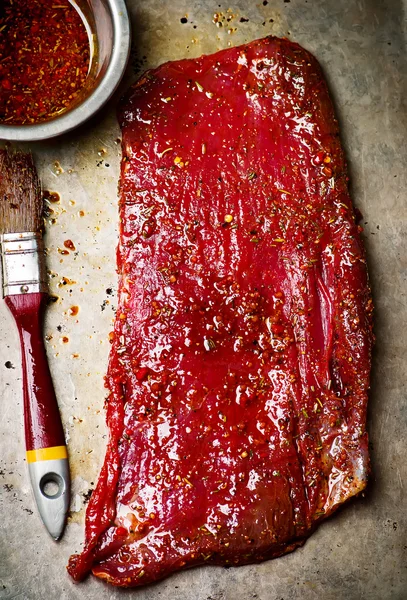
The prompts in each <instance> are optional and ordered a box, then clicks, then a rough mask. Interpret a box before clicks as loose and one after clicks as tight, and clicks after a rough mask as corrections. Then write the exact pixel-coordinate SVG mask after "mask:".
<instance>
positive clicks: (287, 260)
mask: <svg viewBox="0 0 407 600" xmlns="http://www.w3.org/2000/svg"><path fill="white" fill-rule="evenodd" d="M119 120H120V125H121V128H122V133H123V160H122V166H121V180H120V241H119V247H118V255H117V260H118V270H119V274H120V281H119V304H118V309H117V315H116V321H115V328H114V339H113V343H112V349H111V353H110V362H109V368H108V374H107V378H106V385H107V387H108V389H109V390H110V395H109V398H108V400H107V423H108V426H109V431H110V437H109V443H108V449H107V454H106V459H105V463H104V466H103V468H102V471H101V474H100V478H99V482H98V485H97V488H96V489H95V491H94V493H93V495H92V498H91V500H90V503H89V506H88V509H87V517H86V541H85V547H84V550H83V552H82V554H80V555H75V556H73V557H71V559H70V563H69V567H68V570H69V572H70V574H71V575H72V577H73V578H74V579H76V580H80V579H81V578H83V577H84V576H85V575H86V574H87V573H88V572H89V571H90V570H91V571H92V572H93V573H94V575H96V576H97V577H100V578H102V579H105V580H107V581H109V582H110V583H112V584H114V585H119V586H139V585H143V584H146V583H149V582H152V581H156V580H158V579H160V578H162V577H164V576H166V575H168V574H170V573H172V572H174V571H177V570H179V569H182V568H187V567H191V566H193V565H198V564H220V565H241V564H246V563H252V562H256V561H262V560H265V559H267V558H273V557H277V556H280V555H281V554H284V553H286V552H290V551H291V550H293V549H295V548H296V547H297V546H300V545H302V544H303V543H304V541H305V539H306V538H307V536H309V535H310V533H311V532H312V531H313V530H314V529H315V527H316V525H317V524H318V523H319V522H320V521H321V520H323V519H324V518H325V517H327V516H328V515H330V514H331V513H332V512H333V511H334V510H335V509H336V508H337V507H338V506H340V505H341V504H342V503H343V502H345V501H346V500H348V499H349V498H350V497H352V496H354V495H355V494H358V493H359V492H360V491H361V490H363V489H364V487H365V485H366V480H367V475H368V471H369V457H368V438H367V433H366V405H367V392H368V387H369V372H370V353H371V346H372V339H373V336H372V331H371V313H372V303H371V297H370V290H369V285H368V279H367V270H366V263H365V253H364V249H363V246H362V243H361V239H360V234H359V231H358V227H357V225H356V224H355V216H354V210H353V207H352V203H351V200H350V197H349V193H348V186H347V181H348V180H347V174H346V164H345V159H344V155H343V151H342V148H341V144H340V140H339V132H338V125H337V122H336V120H335V116H334V112H333V108H332V103H331V100H330V97H329V94H328V90H327V86H326V83H325V81H324V79H323V76H322V74H321V70H320V67H319V65H318V63H317V61H316V60H315V58H314V57H313V56H312V55H310V54H309V53H308V52H306V51H305V50H304V49H303V48H301V47H300V46H299V45H297V44H295V43H293V42H290V41H288V40H286V39H278V38H273V37H268V38H265V39H262V40H257V41H254V42H252V43H250V44H247V45H245V46H241V47H238V48H231V49H227V50H223V51H221V52H218V53H216V54H213V55H211V56H203V57H201V58H198V59H193V60H181V61H175V62H169V63H166V64H164V65H162V66H160V67H158V68H157V69H155V70H152V71H149V72H147V73H145V74H144V75H143V76H142V77H141V79H140V80H139V81H138V82H137V83H136V84H135V85H134V86H133V87H132V88H131V89H130V90H129V92H128V93H127V95H126V97H125V98H124V100H123V101H122V103H121V106H120V110H119Z"/></svg>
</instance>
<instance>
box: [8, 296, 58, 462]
mask: <svg viewBox="0 0 407 600" xmlns="http://www.w3.org/2000/svg"><path fill="white" fill-rule="evenodd" d="M46 299H47V295H46V294H45V293H34V294H18V295H17V294H16V295H12V296H6V297H5V302H6V304H7V306H8V307H9V309H10V311H11V312H12V314H13V316H14V319H15V321H16V324H17V327H18V331H19V334H20V341H21V353H22V363H23V395H24V423H25V441H26V449H27V450H37V449H41V448H53V447H59V446H65V437H64V432H63V428H62V423H61V417H60V414H59V410H58V404H57V399H56V397H55V391H54V386H53V383H52V379H51V374H50V371H49V367H48V361H47V355H46V353H45V348H44V342H43V338H42V316H43V310H44V306H45V304H46Z"/></svg>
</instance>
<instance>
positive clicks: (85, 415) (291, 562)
mask: <svg viewBox="0 0 407 600" xmlns="http://www.w3.org/2000/svg"><path fill="white" fill-rule="evenodd" d="M219 4H221V6H220V7H219ZM229 6H230V9H229ZM128 7H129V11H130V14H131V18H132V24H133V35H134V53H133V56H132V64H131V66H130V67H129V71H128V74H127V79H126V81H125V83H124V84H122V88H121V89H122V90H123V89H124V88H125V87H126V85H127V84H128V83H129V82H130V81H132V80H133V79H134V76H135V73H136V71H137V70H139V69H140V68H141V69H144V68H147V67H151V66H156V65H158V64H159V63H160V62H163V61H165V60H170V59H177V58H181V57H184V56H197V55H199V54H201V53H203V52H205V53H207V52H212V51H215V50H217V49H218V48H223V47H226V46H227V45H228V43H230V44H232V45H237V44H239V43H242V42H246V41H249V40H251V39H254V38H258V37H262V36H264V35H267V34H276V35H286V36H289V37H290V38H291V39H293V40H296V41H298V42H299V43H301V44H302V45H303V46H305V47H306V48H307V49H309V50H311V51H312V52H313V53H314V54H315V55H316V56H317V58H318V59H319V60H320V62H321V64H322V66H323V68H324V71H325V74H326V76H327V78H328V81H329V84H330V87H331V90H332V94H333V97H334V99H335V104H336V107H337V112H338V116H339V119H340V123H341V130H342V138H343V142H344V145H345V148H346V152H347V157H348V160H349V168H350V176H351V184H352V195H353V199H354V202H355V204H356V205H357V206H358V207H359V209H360V210H361V211H362V213H363V216H364V219H363V223H364V228H365V234H364V235H365V241H366V246H367V250H368V258H369V267H370V273H371V278H372V285H373V293H374V299H375V304H376V336H377V345H376V350H375V355H374V363H373V381H372V393H371V400H370V408H369V422H370V425H369V430H370V437H371V444H372V464H373V476H372V479H371V485H370V488H369V491H368V492H367V493H366V497H365V498H360V499H358V500H356V501H354V502H352V503H351V504H349V505H348V506H347V507H345V508H344V509H343V510H342V511H341V512H340V513H338V514H336V515H335V516H334V517H333V518H332V519H330V520H329V521H327V522H326V523H324V524H323V525H322V526H321V527H320V528H319V530H318V531H317V532H315V534H314V535H313V536H312V537H311V538H310V539H309V541H308V542H307V543H306V544H305V546H304V547H303V548H301V549H300V550H297V551H296V552H294V553H293V554H290V555H288V556H285V557H282V558H279V559H277V560H273V561H269V562H266V563H263V564H261V565H255V566H248V567H239V568H234V569H228V570H225V569H221V568H217V567H203V568H197V569H193V570H191V571H188V572H185V573H181V574H177V575H175V576H173V577H171V578H169V579H167V580H165V581H163V582H161V583H159V584H156V585H154V586H152V587H149V588H145V589H139V590H137V591H130V592H129V591H120V590H115V589H113V588H110V587H107V586H106V585H105V584H103V583H102V582H100V581H97V580H95V579H93V578H89V579H88V580H87V581H86V582H84V583H83V584H80V585H74V584H72V582H71V581H70V580H69V578H68V577H67V575H66V573H65V564H66V562H67V560H68V557H69V555H70V553H71V552H73V551H78V550H79V549H80V545H81V542H82V539H83V519H84V502H85V498H86V494H87V492H88V490H89V488H91V487H93V483H92V482H95V480H96V477H97V474H98V471H99V468H100V465H101V463H102V460H103V455H104V448H105V442H106V430H105V426H104V415H103V398H104V388H103V375H104V373H105V370H106V360H107V355H108V348H109V343H108V332H109V330H110V329H111V326H112V318H113V315H114V310H113V309H114V306H115V297H114V290H115V289H116V275H115V268H114V252H115V245H116V239H117V238H116V236H117V233H116V220H117V216H116V215H117V210H116V190H117V179H118V173H119V171H118V168H119V152H120V149H119V146H118V144H117V138H118V136H119V130H118V127H117V124H116V120H115V112H114V106H115V101H114V100H113V101H111V102H110V104H109V105H108V106H107V108H106V109H105V111H104V112H103V113H101V114H100V115H98V116H97V118H95V119H94V120H93V121H92V122H91V123H89V124H88V125H87V126H86V128H82V129H81V130H79V131H77V132H75V133H74V134H71V135H69V136H68V137H64V138H61V139H58V140H55V141H53V142H50V143H39V144H36V145H33V147H32V148H33V150H34V153H35V157H36V159H37V163H38V165H39V167H40V175H41V177H42V179H43V181H44V184H45V187H47V188H48V189H51V190H53V191H57V192H59V193H60V196H61V202H60V204H53V205H52V206H51V207H52V209H53V210H54V214H53V215H50V218H49V223H48V227H47V237H46V245H47V247H48V267H49V269H50V271H51V279H50V283H51V287H52V289H53V291H54V293H55V294H57V295H58V296H59V300H58V302H56V303H55V304H52V305H51V306H50V308H49V311H48V316H47V322H46V327H45V334H46V335H47V339H48V344H47V349H48V352H49V360H50V366H51V372H52V374H53V377H54V381H55V386H56V392H57V396H58V398H59V403H60V407H61V411H62V417H63V421H64V425H65V430H66V432H67V434H68V438H69V441H68V445H69V451H70V460H71V465H72V480H73V503H72V507H71V509H72V512H71V517H70V520H69V523H68V526H67V530H66V533H65V535H64V538H63V540H62V541H61V542H60V543H58V544H55V543H53V542H52V540H50V538H49V536H48V534H47V532H46V531H45V529H44V528H43V526H42V524H41V522H40V520H39V518H38V516H37V515H36V514H35V506H34V502H33V499H32V497H31V495H30V487H29V482H28V474H27V470H26V464H25V462H24V450H23V428H22V410H21V409H22V406H21V404H22V403H21V389H20V387H21V371H20V365H19V361H20V357H19V344H18V339H17V331H16V329H15V328H14V325H13V322H12V319H11V318H10V317H9V315H8V314H7V311H6V308H5V307H4V305H3V304H1V305H0V323H1V331H0V354H1V359H0V392H1V400H0V402H1V412H0V538H1V540H0V597H1V598H4V599H5V598H7V599H11V598H13V599H17V598H18V599H19V600H20V599H21V600H37V599H38V600H39V599H41V600H44V599H48V598H58V599H59V600H77V599H78V600H79V599H81V600H93V599H97V600H116V599H118V598H127V597H129V596H131V597H134V598H138V599H139V600H147V599H148V600H159V599H161V598H165V599H167V598H168V599H169V600H181V599H182V600H184V599H190V598H194V600H248V599H251V598H255V599H258V600H281V599H284V600H291V599H304V600H310V599H319V598H321V599H322V598H323V599H324V600H345V599H346V600H359V599H361V600H363V599H366V600H367V599H369V600H387V599H392V600H402V599H404V598H406V597H407V573H406V565H407V560H406V544H407V534H406V513H407V501H406V498H407V472H406V463H407V461H406V450H405V448H406V437H407V436H406V419H407V410H406V388H405V381H406V375H407V365H406V356H407V348H406V335H405V329H406V317H407V304H406V272H407V253H406V247H405V240H406V239H407V231H406V228H407V227H406V226H407V210H406V197H405V190H406V189H407V181H406V179H407V178H406V167H405V163H406V125H407V112H406V104H405V99H406V97H407V94H406V91H407V90H406V89H405V88H406V81H407V79H406V59H405V48H404V45H403V39H404V38H403V33H404V32H403V26H404V25H405V21H404V18H405V10H406V8H407V4H406V2H405V1H403V2H402V1H401V0H387V2H385V1H384V0H383V1H379V0H308V1H307V0H291V2H284V1H283V0H269V1H268V3H266V5H264V3H263V2H262V1H261V0H259V1H256V2H247V1H244V0H234V1H233V3H232V4H230V5H229V4H223V0H216V1H213V2H212V1H204V0H199V1H198V0H188V1H187V0H178V1H177V2H174V1H170V0H154V1H152V0H151V1H147V0H137V1H136V0H131V1H129V2H128ZM403 9H404V11H403ZM214 13H218V15H219V16H218V18H215V19H214ZM183 17H185V18H187V20H188V22H187V23H181V21H180V19H181V18H183ZM223 17H225V20H224V21H223V26H222V27H218V26H217V25H216V24H215V23H214V22H213V20H215V21H216V20H217V19H218V20H219V19H221V20H222V18H223ZM229 18H230V21H227V19H229ZM241 18H244V19H249V20H248V21H243V22H241V21H240V19H241ZM195 27H196V28H195ZM228 30H231V33H228ZM117 96H118V95H116V99H117ZM80 211H83V216H80V215H81V214H82V213H81V212H80ZM52 219H55V222H53V223H52V221H51V220H52ZM68 239H70V240H72V241H73V243H74V245H75V247H76V251H70V253H69V254H68V255H65V254H61V253H60V252H59V251H58V248H59V249H60V250H63V249H64V244H63V243H64V241H66V240H68ZM63 278H65V279H63ZM73 282H75V283H73ZM111 290H113V293H112V291H111ZM73 306H79V312H78V314H77V315H75V314H72V313H75V310H74V309H72V308H71V307H73ZM31 511H34V512H33V513H31Z"/></svg>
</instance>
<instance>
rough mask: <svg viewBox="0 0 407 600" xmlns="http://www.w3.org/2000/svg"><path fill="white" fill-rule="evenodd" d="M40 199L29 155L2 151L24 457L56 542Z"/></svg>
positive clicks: (56, 449)
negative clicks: (19, 361)
mask: <svg viewBox="0 0 407 600" xmlns="http://www.w3.org/2000/svg"><path fill="white" fill-rule="evenodd" d="M42 210H43V200H42V193H41V185H40V182H39V179H38V175H37V172H36V169H35V166H34V162H33V158H32V156H31V154H25V153H23V152H12V151H11V150H9V149H8V148H6V149H5V150H0V240H1V256H2V271H3V297H4V299H5V302H6V304H7V306H8V307H9V309H10V311H11V313H12V315H13V317H14V319H15V322H16V325H17V327H18V332H19V335H20V343H21V354H22V369H23V397H24V427H25V442H26V450H27V453H26V456H27V463H28V469H29V474H30V479H31V485H32V488H33V492H34V497H35V500H36V503H37V507H38V511H39V513H40V516H41V519H42V521H43V522H44V525H45V526H46V528H47V530H48V531H49V533H50V534H51V536H52V537H53V538H54V539H56V540H57V539H59V538H60V537H61V535H62V532H63V530H64V527H65V522H66V515H67V512H68V508H69V499H70V477H69V464H68V454H67V449H66V444H65V437H64V432H63V428H62V423H61V417H60V414H59V410H58V404H57V399H56V396H55V392H54V386H53V384H52V379H51V374H50V371H49V367H48V361H47V356H46V352H45V347H44V342H43V337H42V318H43V312H44V308H45V305H46V302H47V297H48V294H47V278H46V271H45V260H44V259H45V252H44V246H43V241H42V228H43V219H42Z"/></svg>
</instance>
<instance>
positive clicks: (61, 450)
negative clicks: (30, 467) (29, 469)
mask: <svg viewBox="0 0 407 600" xmlns="http://www.w3.org/2000/svg"><path fill="white" fill-rule="evenodd" d="M26 456H27V462H29V463H33V462H37V461H38V460H58V459H59V458H68V452H67V450H66V446H52V447H51V448H38V449H37V450H27V452H26Z"/></svg>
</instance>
